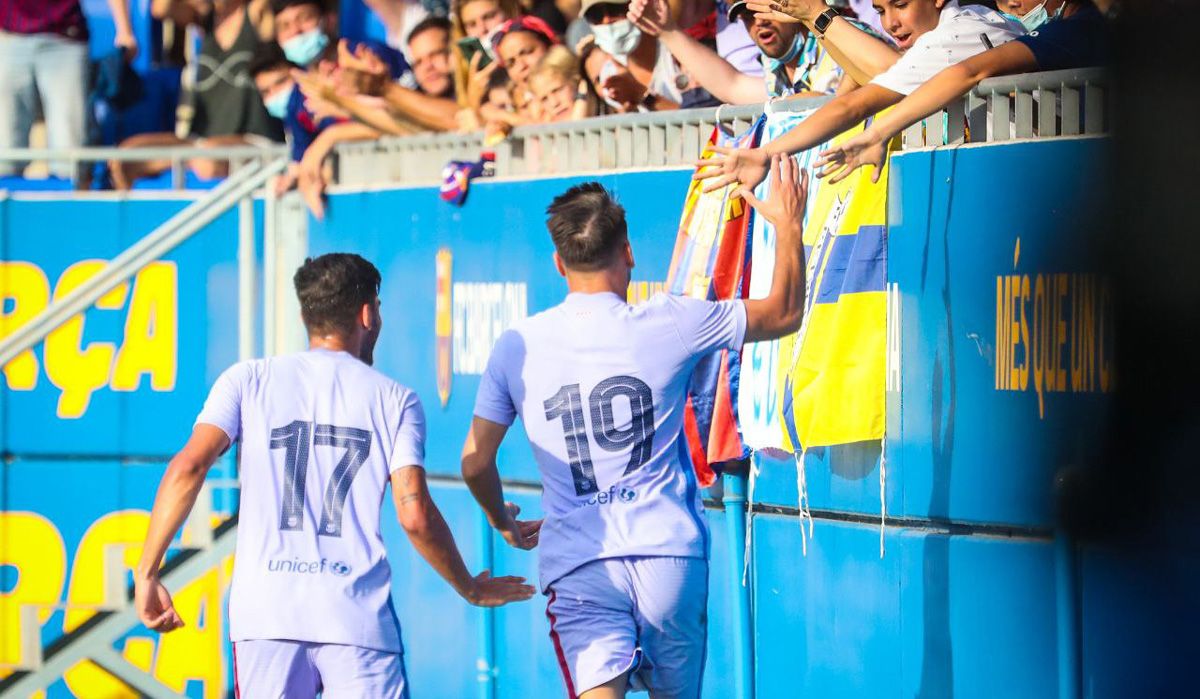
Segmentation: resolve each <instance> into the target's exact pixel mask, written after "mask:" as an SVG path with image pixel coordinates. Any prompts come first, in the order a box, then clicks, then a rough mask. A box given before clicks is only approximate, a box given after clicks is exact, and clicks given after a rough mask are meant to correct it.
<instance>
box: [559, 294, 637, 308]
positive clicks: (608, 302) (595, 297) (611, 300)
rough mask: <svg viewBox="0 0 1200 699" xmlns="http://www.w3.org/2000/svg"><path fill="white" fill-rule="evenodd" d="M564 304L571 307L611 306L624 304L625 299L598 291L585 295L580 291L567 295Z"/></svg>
mask: <svg viewBox="0 0 1200 699" xmlns="http://www.w3.org/2000/svg"><path fill="white" fill-rule="evenodd" d="M564 303H568V304H571V305H573V306H574V305H597V306H612V305H615V304H618V303H625V299H623V298H621V297H620V296H618V295H617V294H615V293H613V292H611V291H599V292H596V293H594V294H585V293H583V292H581V291H572V292H571V293H569V294H567V300H566V301H565V302H564Z"/></svg>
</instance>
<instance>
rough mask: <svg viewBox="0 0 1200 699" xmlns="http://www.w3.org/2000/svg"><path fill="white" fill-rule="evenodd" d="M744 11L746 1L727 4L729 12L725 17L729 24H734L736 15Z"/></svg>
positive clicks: (741, 0)
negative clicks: (727, 18)
mask: <svg viewBox="0 0 1200 699" xmlns="http://www.w3.org/2000/svg"><path fill="white" fill-rule="evenodd" d="M744 9H746V0H737V2H731V3H729V12H728V13H726V16H727V17H729V21H730V22H736V21H737V13H738V12H739V11H741V10H744Z"/></svg>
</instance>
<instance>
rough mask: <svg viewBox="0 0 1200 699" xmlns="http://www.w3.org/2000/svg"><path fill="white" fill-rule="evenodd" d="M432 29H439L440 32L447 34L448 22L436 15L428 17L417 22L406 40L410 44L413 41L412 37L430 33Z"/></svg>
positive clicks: (448, 30) (448, 31)
mask: <svg viewBox="0 0 1200 699" xmlns="http://www.w3.org/2000/svg"><path fill="white" fill-rule="evenodd" d="M432 29H441V30H442V31H444V32H446V33H447V34H449V33H450V20H448V19H446V18H445V17H438V16H436V15H431V16H429V17H426V18H425V19H423V20H421V21H420V22H417V24H416V26H414V27H413V28H412V31H410V32H409V33H408V40H409V41H410V42H411V41H412V40H413V37H416V36H418V35H420V34H424V33H425V32H427V31H430V30H432Z"/></svg>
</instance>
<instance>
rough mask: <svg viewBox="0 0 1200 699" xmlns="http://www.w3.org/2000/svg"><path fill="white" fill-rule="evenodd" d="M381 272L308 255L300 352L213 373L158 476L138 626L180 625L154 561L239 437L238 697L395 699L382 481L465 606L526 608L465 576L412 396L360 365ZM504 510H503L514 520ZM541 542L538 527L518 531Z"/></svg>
mask: <svg viewBox="0 0 1200 699" xmlns="http://www.w3.org/2000/svg"><path fill="white" fill-rule="evenodd" d="M379 282H380V277H379V270H377V269H376V268H375V266H374V265H372V264H371V263H370V262H368V261H366V260H365V259H363V258H362V257H359V256H358V255H350V254H342V253H333V254H329V255H322V256H321V257H318V258H315V259H309V260H308V261H306V262H305V263H304V265H303V266H302V267H301V268H300V269H299V271H297V272H296V277H295V283H296V293H297V295H298V296H299V297H300V308H301V315H302V316H303V319H304V325H305V327H306V328H307V330H308V334H309V349H308V351H306V352H298V353H296V354H290V355H285V356H280V357H271V358H269V359H256V360H251V361H245V362H240V363H238V364H235V365H233V366H232V367H230V368H229V369H228V370H226V371H225V372H224V373H223V374H221V376H220V377H219V378H218V379H217V381H216V384H215V385H214V386H213V389H212V392H211V393H210V394H209V397H208V400H207V401H205V404H204V409H203V410H202V411H201V412H200V416H199V417H198V418H197V419H196V426H195V428H194V430H193V432H192V436H191V438H190V439H189V440H188V442H187V444H186V445H185V446H184V448H183V450H182V451H180V452H179V453H178V454H177V455H176V456H175V457H174V458H173V459H171V463H170V465H169V466H168V467H167V472H166V473H165V474H164V475H163V479H162V483H161V484H160V485H159V489H158V495H157V497H156V498H155V501H154V510H153V512H151V514H150V526H149V530H148V531H147V534H146V543H145V545H144V546H143V548H142V557H141V561H140V562H139V563H138V566H137V570H136V571H135V573H134V583H135V602H134V603H135V606H136V608H137V612H138V617H139V619H141V621H142V623H143V624H145V625H146V626H147V627H148V628H150V629H152V630H155V631H160V632H168V631H173V630H174V629H177V628H179V627H180V626H183V623H184V622H183V620H182V619H181V618H180V616H179V614H178V613H177V612H176V611H175V609H174V607H173V605H172V603H171V595H170V593H169V592H168V591H167V589H166V587H165V586H164V585H163V584H162V582H161V581H160V580H159V578H158V569H159V565H160V563H161V561H162V559H163V556H164V554H165V553H166V551H167V547H168V546H169V545H170V543H171V541H172V540H173V539H174V538H175V534H176V532H178V531H179V527H180V526H181V525H182V524H183V521H184V519H185V518H186V517H187V514H188V512H189V511H190V510H191V508H192V505H193V503H195V501H196V497H197V495H198V494H199V492H200V486H201V485H202V484H203V483H204V477H205V474H206V473H207V472H208V469H209V467H211V466H212V464H213V462H214V461H215V460H216V459H217V457H218V456H220V455H221V454H222V453H224V452H225V450H226V449H228V448H229V446H230V445H231V444H232V443H234V442H239V443H240V451H239V457H240V458H239V464H240V465H241V473H240V476H241V481H242V488H241V505H240V508H239V511H238V529H237V556H236V559H235V561H234V567H233V583H232V586H231V589H230V593H229V635H230V639H231V640H232V641H233V653H234V660H235V662H234V689H235V693H236V694H238V695H239V696H243V695H244V696H247V697H281V698H282V699H313V698H314V697H316V696H317V694H322V696H324V697H326V699H343V698H344V699H352V698H353V699H363V698H368V697H369V698H370V699H384V698H387V699H406V698H407V696H408V693H407V684H406V681H405V676H404V656H403V652H404V651H403V647H402V644H401V641H400V624H399V621H398V620H397V618H396V613H395V610H394V609H393V607H392V598H391V567H390V566H389V565H388V562H387V557H386V549H385V547H384V543H383V537H382V536H381V534H380V529H379V515H380V509H381V504H382V499H383V493H384V491H385V490H386V488H387V486H388V485H389V484H390V485H391V487H392V498H393V500H394V501H395V504H396V514H397V516H398V518H399V520H400V524H401V526H403V527H404V530H405V531H406V532H407V533H408V537H409V539H410V540H411V541H412V543H413V546H414V547H415V548H416V549H417V552H418V553H420V554H421V556H422V557H423V558H424V559H425V560H426V561H427V562H428V563H429V564H430V565H431V566H432V567H433V568H434V570H436V571H437V572H438V574H439V575H441V576H442V577H443V578H445V580H446V581H447V582H449V583H450V585H451V586H453V587H454V589H455V591H456V592H458V593H459V594H460V595H462V596H463V597H464V598H465V599H466V600H467V601H469V602H471V603H472V604H476V605H480V606H498V605H501V604H505V603H506V602H511V601H515V600H523V599H529V597H531V596H532V595H533V588H532V587H530V586H528V585H525V584H524V583H525V581H524V579H523V578H518V577H503V578H492V577H490V576H489V575H488V573H486V572H484V573H482V574H480V575H478V576H472V575H471V574H470V573H469V572H467V567H466V565H465V564H464V563H463V560H462V556H461V555H460V554H459V551H458V547H457V546H456V545H455V543H454V535H453V534H452V533H451V532H450V528H449V527H447V526H446V522H445V520H444V519H443V518H442V515H441V513H440V512H439V511H438V508H437V505H436V504H434V502H433V500H432V499H431V498H430V495H429V489H428V487H427V485H426V482H425V467H424V460H425V415H424V413H423V411H422V409H421V402H420V400H418V399H417V396H416V394H415V393H413V392H412V391H411V390H409V389H408V388H405V387H404V386H401V385H400V384H398V383H396V382H395V381H392V380H391V379H389V378H387V377H386V376H384V375H383V374H381V373H379V372H378V371H376V370H374V369H372V368H371V366H370V365H371V363H372V358H373V353H374V347H375V341H376V340H377V339H378V338H379V330H380V327H381V325H382V318H381V317H380V315H379V298H378V294H379ZM514 514H515V512H514V511H512V510H510V509H506V511H505V516H506V517H508V519H509V520H510V521H512V515H514ZM512 526H513V527H514V528H518V529H519V530H520V531H521V532H522V534H523V535H524V536H526V537H529V538H530V539H532V540H534V541H536V538H537V532H538V528H539V526H540V525H539V524H538V523H516V522H515V521H513V524H512Z"/></svg>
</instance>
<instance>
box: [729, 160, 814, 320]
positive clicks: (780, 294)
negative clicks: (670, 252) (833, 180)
mask: <svg viewBox="0 0 1200 699" xmlns="http://www.w3.org/2000/svg"><path fill="white" fill-rule="evenodd" d="M770 187H771V193H770V195H769V196H768V197H767V201H760V200H759V199H758V198H757V197H755V196H754V192H752V191H750V190H749V189H748V188H743V189H742V190H741V195H742V197H743V198H744V199H745V200H746V202H747V203H749V204H750V206H753V207H754V210H755V211H757V212H758V214H759V215H760V216H763V217H765V218H766V219H767V221H768V222H770V223H771V225H773V226H775V273H774V276H773V277H772V279H771V291H770V293H768V294H767V297H766V298H765V299H747V300H746V302H745V303H746V342H757V341H759V340H774V339H775V338H777V337H783V336H784V335H788V334H790V333H794V332H796V330H798V329H799V328H800V321H801V320H803V318H804V282H805V280H804V273H805V270H804V243H803V240H802V236H803V230H802V226H803V221H804V206H805V203H806V202H807V200H808V172H807V171H805V170H804V168H802V167H800V166H799V165H797V164H796V161H795V160H793V159H792V157H791V156H789V155H783V156H780V155H776V156H774V157H772V159H771V184H770Z"/></svg>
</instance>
